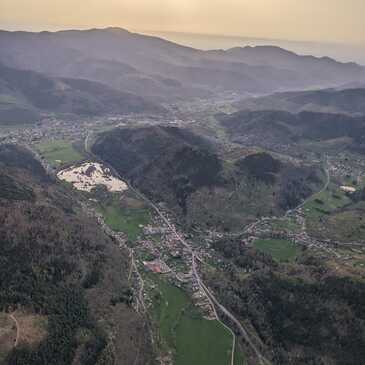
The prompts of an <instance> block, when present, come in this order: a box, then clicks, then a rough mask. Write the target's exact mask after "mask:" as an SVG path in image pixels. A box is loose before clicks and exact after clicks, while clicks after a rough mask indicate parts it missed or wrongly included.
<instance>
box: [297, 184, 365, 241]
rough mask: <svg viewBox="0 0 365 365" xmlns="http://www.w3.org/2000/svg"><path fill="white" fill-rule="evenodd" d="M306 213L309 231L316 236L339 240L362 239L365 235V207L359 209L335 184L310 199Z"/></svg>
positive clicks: (306, 205) (305, 209)
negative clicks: (364, 218)
mask: <svg viewBox="0 0 365 365" xmlns="http://www.w3.org/2000/svg"><path fill="white" fill-rule="evenodd" d="M352 208H353V209H352ZM304 213H305V217H306V223H307V228H308V231H309V232H310V233H311V234H313V235H315V236H318V237H321V238H331V239H335V240H339V241H351V240H361V239H363V237H364V234H365V220H364V221H363V216H364V208H363V207H358V209H357V207H355V206H354V205H353V204H352V201H351V199H350V198H349V197H348V196H347V195H346V194H345V193H344V192H343V191H341V190H340V189H339V188H338V187H337V186H335V185H330V187H329V189H328V190H326V191H324V192H322V193H321V194H317V195H316V196H314V197H313V198H312V199H311V200H310V201H308V202H307V203H306V204H305V206H304Z"/></svg>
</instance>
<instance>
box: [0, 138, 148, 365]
mask: <svg viewBox="0 0 365 365" xmlns="http://www.w3.org/2000/svg"><path fill="white" fill-rule="evenodd" d="M0 161H1V163H0V186H1V189H0V243H1V252H0V263H1V264H0V312H2V313H3V312H5V313H7V316H8V319H9V321H10V318H11V317H10V316H11V315H13V314H14V318H22V322H21V321H20V319H19V322H20V324H19V326H21V325H22V323H26V324H27V327H26V328H22V327H21V328H20V331H23V332H21V333H22V338H23V340H22V341H21V342H20V343H19V344H18V345H17V346H16V347H14V344H11V346H9V347H6V346H4V345H2V352H1V353H0V356H1V357H0V361H1V364H5V365H41V364H43V365H69V364H77V365H89V364H90V365H91V364H120V365H122V364H132V363H136V364H139V365H145V364H149V359H150V345H149V342H148V339H147V338H146V337H145V335H146V332H145V331H144V330H143V327H144V322H143V321H142V319H141V318H140V317H139V316H138V315H137V314H136V313H135V312H134V311H133V310H132V308H131V307H130V303H131V290H130V287H129V285H128V282H127V275H128V265H129V262H128V254H127V253H126V252H123V251H121V250H120V249H119V248H118V247H117V245H116V244H115V242H113V241H112V240H111V239H110V238H108V237H107V236H106V235H105V234H104V233H103V232H102V231H100V230H99V228H98V225H96V224H95V222H94V221H93V220H92V219H90V218H88V217H87V216H86V215H85V214H83V213H82V211H81V210H80V207H79V206H78V204H76V203H75V200H74V199H73V197H72V195H70V191H69V190H68V189H65V188H64V187H62V186H61V185H58V184H56V183H55V182H53V181H52V180H51V179H48V178H47V176H46V174H45V172H44V171H43V169H42V167H41V165H40V164H39V163H38V162H37V161H35V160H34V159H33V158H32V156H31V155H30V154H29V153H28V152H27V151H26V150H23V149H22V148H19V147H15V146H13V145H0ZM115 298H119V299H117V300H116V299H115ZM2 316H3V317H4V314H2ZM5 316H6V315H5ZM9 331H12V329H11V327H10V328H9ZM4 338H5V337H4ZM24 339H25V340H24ZM111 341H113V342H111ZM111 349H113V350H111ZM137 353H138V356H137ZM136 359H137V360H136ZM135 360H136V361H135Z"/></svg>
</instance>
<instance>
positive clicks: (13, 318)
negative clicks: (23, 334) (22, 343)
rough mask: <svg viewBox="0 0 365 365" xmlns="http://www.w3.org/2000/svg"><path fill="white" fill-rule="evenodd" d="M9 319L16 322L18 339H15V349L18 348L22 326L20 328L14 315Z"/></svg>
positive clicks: (10, 315)
mask: <svg viewBox="0 0 365 365" xmlns="http://www.w3.org/2000/svg"><path fill="white" fill-rule="evenodd" d="M9 317H10V318H11V319H12V320H13V321H14V322H15V326H16V337H15V341H14V347H17V346H18V343H19V337H20V326H19V323H18V320H17V319H16V318H15V316H14V314H9Z"/></svg>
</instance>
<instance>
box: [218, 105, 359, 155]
mask: <svg viewBox="0 0 365 365" xmlns="http://www.w3.org/2000/svg"><path fill="white" fill-rule="evenodd" d="M218 118H219V119H220V122H221V124H222V125H223V126H224V128H225V129H226V130H227V132H228V134H229V136H230V138H231V139H232V141H235V142H238V143H241V142H242V143H249V144H257V145H261V146H267V145H268V144H270V145H271V146H274V147H275V145H276V146H280V145H287V146H292V147H293V148H295V147H298V143H299V142H303V143H306V142H318V143H320V142H321V141H322V142H325V141H331V140H336V139H339V140H341V141H340V145H341V146H342V148H343V147H346V146H347V145H348V147H350V148H354V149H357V150H359V151H364V135H365V117H352V116H350V115H345V114H331V113H314V112H300V113H297V114H294V113H289V112H286V111H275V110H264V111H248V110H243V111H240V112H237V113H233V114H231V115H223V114H222V115H219V116H218ZM344 138H347V139H348V140H349V141H350V142H349V144H348V143H346V144H344V141H343V139H344ZM312 149H313V146H312Z"/></svg>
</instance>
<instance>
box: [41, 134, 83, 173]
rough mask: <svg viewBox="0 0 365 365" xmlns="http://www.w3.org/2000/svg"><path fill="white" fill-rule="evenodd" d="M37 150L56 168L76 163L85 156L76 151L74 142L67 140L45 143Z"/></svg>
mask: <svg viewBox="0 0 365 365" xmlns="http://www.w3.org/2000/svg"><path fill="white" fill-rule="evenodd" d="M36 148H37V150H38V151H39V153H40V154H41V155H42V156H43V157H44V158H45V159H46V160H47V161H48V162H49V163H50V164H51V165H52V166H55V167H59V166H62V165H65V164H70V163H75V162H78V161H81V160H82V159H84V156H83V155H82V154H81V153H80V152H79V151H77V150H76V149H75V147H74V146H73V144H72V142H69V141H66V140H55V141H48V142H43V143H41V144H39V145H37V146H36Z"/></svg>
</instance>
